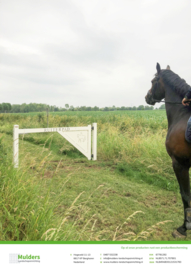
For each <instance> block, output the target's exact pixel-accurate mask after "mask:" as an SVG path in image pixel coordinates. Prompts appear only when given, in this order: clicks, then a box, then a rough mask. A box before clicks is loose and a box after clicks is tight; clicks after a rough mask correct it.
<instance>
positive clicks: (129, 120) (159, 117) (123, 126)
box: [0, 110, 177, 190]
mask: <svg viewBox="0 0 191 270" xmlns="http://www.w3.org/2000/svg"><path fill="white" fill-rule="evenodd" d="M93 122H97V123H98V160H100V161H102V162H108V161H110V162H112V163H113V164H114V165H116V166H117V169H118V171H119V172H120V173H125V174H128V172H129V171H131V169H133V170H136V171H137V172H142V173H143V174H145V173H146V174H147V177H145V181H147V182H152V183H153V184H157V185H160V186H162V187H163V188H166V189H168V190H173V189H174V188H177V185H176V182H174V174H173V170H172V166H171V160H170V158H169V156H168V155H167V153H166V149H165V137H166V132H167V120H166V115H165V112H164V111H160V110H159V111H143V112H138V111H134V112H131V111H129V112H128V111H125V112H108V113H106V112H88V113H87V112H64V113H63V114H62V113H58V114H50V116H49V127H67V126H70V127H71V126H87V125H88V124H91V123H93ZM0 123H1V125H0V132H4V133H7V134H10V135H11V134H12V130H13V125H14V124H18V125H19V127H20V128H38V127H46V126H47V119H46V114H45V113H44V114H43V113H41V114H35V115H34V114H26V115H25V116H22V115H20V114H1V115H0ZM22 139H24V140H27V141H30V142H32V143H34V144H38V145H44V144H45V143H46V146H47V147H48V145H51V146H50V147H49V149H50V150H52V151H54V152H57V153H59V154H60V155H69V156H75V155H78V156H79V157H82V155H81V154H80V152H79V151H78V150H76V149H75V148H74V147H73V146H72V145H71V144H69V143H68V142H67V141H66V140H64V139H63V138H62V137H61V136H60V135H59V134H56V133H53V134H52V136H50V133H49V134H48V133H47V134H42V133H41V134H28V135H25V136H24V137H23V138H22ZM50 142H51V144H50ZM153 177H154V178H155V180H154V179H153V180H152V178H153Z"/></svg>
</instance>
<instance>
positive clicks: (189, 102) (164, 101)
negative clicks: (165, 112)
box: [153, 98, 190, 104]
mask: <svg viewBox="0 0 191 270" xmlns="http://www.w3.org/2000/svg"><path fill="white" fill-rule="evenodd" d="M153 100H154V101H156V102H164V103H170V104H182V102H171V101H165V100H157V99H154V98H153ZM186 103H190V101H186Z"/></svg>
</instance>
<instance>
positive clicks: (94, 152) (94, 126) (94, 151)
mask: <svg viewBox="0 0 191 270" xmlns="http://www.w3.org/2000/svg"><path fill="white" fill-rule="evenodd" d="M92 133H93V140H92V156H93V160H97V123H93V124H92Z"/></svg>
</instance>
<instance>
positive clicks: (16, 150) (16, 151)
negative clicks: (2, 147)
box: [13, 125, 19, 168]
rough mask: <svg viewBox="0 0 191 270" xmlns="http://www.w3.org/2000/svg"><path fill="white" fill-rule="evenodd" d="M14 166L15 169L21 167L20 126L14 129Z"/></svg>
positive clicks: (15, 126)
mask: <svg viewBox="0 0 191 270" xmlns="http://www.w3.org/2000/svg"><path fill="white" fill-rule="evenodd" d="M13 164H14V167H15V168H18V166H19V126H18V125H14V128H13Z"/></svg>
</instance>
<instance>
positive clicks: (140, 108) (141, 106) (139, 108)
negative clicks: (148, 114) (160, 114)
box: [137, 105, 145, 110]
mask: <svg viewBox="0 0 191 270" xmlns="http://www.w3.org/2000/svg"><path fill="white" fill-rule="evenodd" d="M144 109H145V107H144V106H143V105H139V107H138V108H137V110H144Z"/></svg>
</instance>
